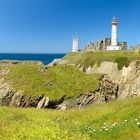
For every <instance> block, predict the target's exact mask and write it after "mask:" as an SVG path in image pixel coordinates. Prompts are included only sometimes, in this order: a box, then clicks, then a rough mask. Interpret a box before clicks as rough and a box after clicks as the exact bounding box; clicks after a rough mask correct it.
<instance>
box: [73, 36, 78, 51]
mask: <svg viewBox="0 0 140 140" xmlns="http://www.w3.org/2000/svg"><path fill="white" fill-rule="evenodd" d="M78 47H79V39H78V36H77V35H75V36H74V37H73V42H72V52H78Z"/></svg>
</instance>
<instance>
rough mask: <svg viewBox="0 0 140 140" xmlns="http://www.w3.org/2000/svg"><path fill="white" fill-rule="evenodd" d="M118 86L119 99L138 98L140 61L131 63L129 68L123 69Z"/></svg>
mask: <svg viewBox="0 0 140 140" xmlns="http://www.w3.org/2000/svg"><path fill="white" fill-rule="evenodd" d="M118 84H119V91H118V95H119V98H121V99H123V98H126V97H134V96H140V60H137V61H133V62H131V63H130V65H129V67H127V68H125V67H124V68H123V70H122V75H121V78H120V80H119V82H118Z"/></svg>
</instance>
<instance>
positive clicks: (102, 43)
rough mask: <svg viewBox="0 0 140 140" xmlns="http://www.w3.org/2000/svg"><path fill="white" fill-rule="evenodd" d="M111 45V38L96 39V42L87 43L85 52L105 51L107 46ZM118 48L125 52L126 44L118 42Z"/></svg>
mask: <svg viewBox="0 0 140 140" xmlns="http://www.w3.org/2000/svg"><path fill="white" fill-rule="evenodd" d="M110 45H111V38H103V39H98V40H97V41H96V42H89V43H88V44H87V45H86V47H85V50H94V51H96V50H107V46H110ZM118 46H120V47H121V48H122V49H121V50H127V42H118Z"/></svg>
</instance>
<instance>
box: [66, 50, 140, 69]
mask: <svg viewBox="0 0 140 140" xmlns="http://www.w3.org/2000/svg"><path fill="white" fill-rule="evenodd" d="M137 58H140V53H139V52H135V51H96V52H92V51H83V52H78V53H69V54H68V55H66V56H65V57H64V58H63V59H64V60H67V64H76V65H79V64H80V65H81V66H83V67H88V66H93V65H94V64H97V65H99V63H100V62H103V61H112V62H117V63H118V65H119V66H118V68H119V69H121V68H122V66H124V65H126V66H127V65H128V64H129V61H131V60H134V59H137Z"/></svg>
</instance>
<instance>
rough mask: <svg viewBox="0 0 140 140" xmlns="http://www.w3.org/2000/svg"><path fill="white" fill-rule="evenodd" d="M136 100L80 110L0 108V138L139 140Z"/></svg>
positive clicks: (139, 108)
mask: <svg viewBox="0 0 140 140" xmlns="http://www.w3.org/2000/svg"><path fill="white" fill-rule="evenodd" d="M139 138H140V97H137V98H133V99H127V100H122V101H114V102H109V103H103V104H98V105H92V106H89V107H87V108H83V109H72V110H67V111H60V110H40V109H38V110H37V109H25V108H17V109H14V108H6V107H1V108H0V139H1V140H11V139H12V140H13V139H14V140H20V139H36V140H38V139H43V140H44V139H47V140H139Z"/></svg>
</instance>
